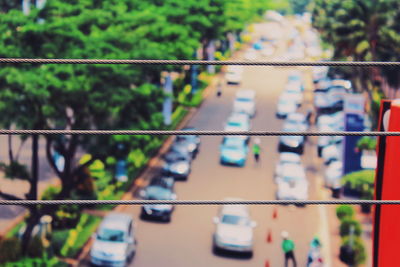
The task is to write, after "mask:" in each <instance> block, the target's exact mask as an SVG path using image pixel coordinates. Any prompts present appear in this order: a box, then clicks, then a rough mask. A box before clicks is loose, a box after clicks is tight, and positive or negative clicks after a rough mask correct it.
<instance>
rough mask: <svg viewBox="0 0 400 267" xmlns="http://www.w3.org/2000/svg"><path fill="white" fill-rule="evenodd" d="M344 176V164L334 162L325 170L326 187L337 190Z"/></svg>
mask: <svg viewBox="0 0 400 267" xmlns="http://www.w3.org/2000/svg"><path fill="white" fill-rule="evenodd" d="M342 176H343V163H342V162H341V161H332V162H331V163H330V164H329V165H328V167H327V168H326V170H325V176H324V180H325V186H326V187H329V188H336V187H337V185H338V184H340V180H341V179H342Z"/></svg>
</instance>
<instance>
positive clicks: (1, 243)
mask: <svg viewBox="0 0 400 267" xmlns="http://www.w3.org/2000/svg"><path fill="white" fill-rule="evenodd" d="M20 258H21V242H20V240H19V239H18V238H16V237H11V238H4V239H2V240H0V263H5V262H9V261H17V260H19V259H20Z"/></svg>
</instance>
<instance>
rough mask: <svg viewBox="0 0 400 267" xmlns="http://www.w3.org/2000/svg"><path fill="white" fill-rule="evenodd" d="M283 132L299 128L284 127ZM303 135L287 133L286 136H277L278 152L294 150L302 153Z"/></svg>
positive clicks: (296, 130) (294, 130)
mask: <svg viewBox="0 0 400 267" xmlns="http://www.w3.org/2000/svg"><path fill="white" fill-rule="evenodd" d="M283 130H284V131H285V132H299V131H301V129H298V128H297V127H293V128H284V129H283ZM304 141H305V138H304V136H298V135H288V136H285V135H284V136H280V137H279V145H278V151H279V152H294V153H297V154H303V152H304Z"/></svg>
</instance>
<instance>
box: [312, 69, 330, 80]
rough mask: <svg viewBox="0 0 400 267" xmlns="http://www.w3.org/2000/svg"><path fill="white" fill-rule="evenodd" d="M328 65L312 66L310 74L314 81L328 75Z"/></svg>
mask: <svg viewBox="0 0 400 267" xmlns="http://www.w3.org/2000/svg"><path fill="white" fill-rule="evenodd" d="M328 71H329V67H327V66H318V67H313V69H312V76H313V80H314V81H319V80H322V79H324V78H326V76H327V75H328Z"/></svg>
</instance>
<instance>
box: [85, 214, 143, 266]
mask: <svg viewBox="0 0 400 267" xmlns="http://www.w3.org/2000/svg"><path fill="white" fill-rule="evenodd" d="M135 228H136V227H135V223H134V221H133V219H132V217H131V216H130V215H128V214H124V213H116V212H112V213H110V214H108V215H107V216H106V217H105V218H104V219H103V221H102V222H101V224H100V226H99V228H98V230H97V232H96V234H94V242H93V245H92V248H91V249H90V262H91V264H92V265H95V266H127V265H128V263H129V262H130V261H131V260H132V258H133V257H134V255H135V252H136V244H137V241H136V237H135V234H136V229H135Z"/></svg>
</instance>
